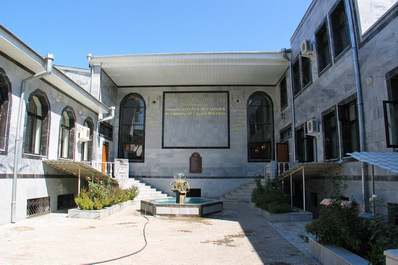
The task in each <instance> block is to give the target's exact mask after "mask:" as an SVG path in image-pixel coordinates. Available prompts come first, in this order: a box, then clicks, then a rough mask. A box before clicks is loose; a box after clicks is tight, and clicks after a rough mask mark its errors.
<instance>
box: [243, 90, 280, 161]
mask: <svg viewBox="0 0 398 265" xmlns="http://www.w3.org/2000/svg"><path fill="white" fill-rule="evenodd" d="M247 121H248V160H249V162H261V161H270V160H272V159H273V154H274V152H273V142H274V137H273V135H274V129H273V128H274V125H273V123H274V121H273V107H272V101H271V99H270V98H269V96H268V95H267V94H265V93H263V92H256V93H254V94H253V95H252V96H250V98H249V100H248V104H247Z"/></svg>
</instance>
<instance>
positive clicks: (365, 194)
mask: <svg viewBox="0 0 398 265" xmlns="http://www.w3.org/2000/svg"><path fill="white" fill-rule="evenodd" d="M344 4H345V8H346V13H347V20H348V28H349V31H350V40H351V51H352V58H353V61H354V73H355V85H356V93H357V108H358V126H359V148H360V152H365V151H366V148H365V125H364V124H365V122H364V113H363V99H362V86H361V73H360V68H359V59H358V46H357V39H356V36H355V28H354V18H353V15H352V12H353V10H352V8H351V1H350V0H344ZM361 170H362V202H363V205H364V206H365V210H366V211H368V210H369V203H368V197H369V196H368V193H369V191H368V183H367V175H368V164H367V163H365V162H362V168H361Z"/></svg>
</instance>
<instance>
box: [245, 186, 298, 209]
mask: <svg viewBox="0 0 398 265" xmlns="http://www.w3.org/2000/svg"><path fill="white" fill-rule="evenodd" d="M288 201H289V198H288V196H287V195H286V194H284V193H283V192H282V191H281V190H280V187H277V183H276V182H272V181H271V180H269V179H267V181H266V184H265V186H263V185H262V184H261V179H256V187H255V188H254V189H253V191H252V202H253V203H254V204H255V205H256V207H258V208H261V209H263V210H266V211H268V212H270V213H287V212H291V208H290V206H289V205H288V204H287V203H288Z"/></svg>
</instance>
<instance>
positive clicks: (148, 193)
mask: <svg viewBox="0 0 398 265" xmlns="http://www.w3.org/2000/svg"><path fill="white" fill-rule="evenodd" d="M123 186H124V188H129V187H131V186H137V187H138V196H137V197H136V198H135V199H134V200H135V201H137V202H138V201H141V200H150V199H151V200H157V199H164V198H168V195H167V194H165V193H163V192H161V191H158V190H157V189H155V188H152V187H151V186H149V185H148V184H145V183H143V182H140V181H139V180H136V179H133V178H129V179H128V180H127V182H126V183H124V185H123Z"/></svg>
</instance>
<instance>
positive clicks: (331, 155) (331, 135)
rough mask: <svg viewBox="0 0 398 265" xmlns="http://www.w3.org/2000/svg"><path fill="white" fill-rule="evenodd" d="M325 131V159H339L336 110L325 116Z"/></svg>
mask: <svg viewBox="0 0 398 265" xmlns="http://www.w3.org/2000/svg"><path fill="white" fill-rule="evenodd" d="M323 131H324V134H325V138H324V144H325V150H324V152H325V159H326V160H329V159H336V158H339V142H338V135H337V119H336V111H335V110H333V111H331V112H329V113H328V114H326V115H324V116H323Z"/></svg>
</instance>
